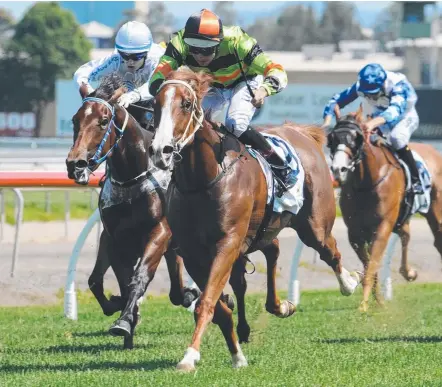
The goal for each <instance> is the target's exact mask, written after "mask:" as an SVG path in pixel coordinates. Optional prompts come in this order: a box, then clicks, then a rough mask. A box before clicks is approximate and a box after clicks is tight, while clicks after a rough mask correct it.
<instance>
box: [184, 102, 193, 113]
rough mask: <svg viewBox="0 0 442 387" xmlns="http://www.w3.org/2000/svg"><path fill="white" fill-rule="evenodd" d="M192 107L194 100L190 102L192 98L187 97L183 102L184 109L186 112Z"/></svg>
mask: <svg viewBox="0 0 442 387" xmlns="http://www.w3.org/2000/svg"><path fill="white" fill-rule="evenodd" d="M191 108H192V102H190V99H186V100H185V101H184V102H183V109H184V110H185V111H186V112H189V111H190V109H191Z"/></svg>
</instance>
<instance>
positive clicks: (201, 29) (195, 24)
mask: <svg viewBox="0 0 442 387" xmlns="http://www.w3.org/2000/svg"><path fill="white" fill-rule="evenodd" d="M223 37H224V35H223V23H222V22H221V19H220V18H219V17H218V16H217V15H215V14H214V13H213V12H212V11H209V10H208V9H205V8H204V9H202V10H201V11H200V12H198V13H194V14H193V15H192V16H190V17H189V19H188V20H187V22H186V27H185V28H184V35H183V38H184V42H185V43H186V44H188V45H189V46H193V47H202V48H206V47H214V46H217V45H219V44H220V42H221V40H222V39H223Z"/></svg>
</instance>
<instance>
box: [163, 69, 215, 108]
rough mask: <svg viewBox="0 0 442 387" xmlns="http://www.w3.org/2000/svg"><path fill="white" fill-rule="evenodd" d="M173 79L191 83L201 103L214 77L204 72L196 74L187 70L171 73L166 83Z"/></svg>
mask: <svg viewBox="0 0 442 387" xmlns="http://www.w3.org/2000/svg"><path fill="white" fill-rule="evenodd" d="M172 79H176V80H179V81H184V82H187V83H189V85H190V86H192V89H193V90H194V91H195V94H196V97H197V98H198V100H199V101H201V100H202V98H203V97H204V96H205V94H206V93H207V90H209V87H210V85H211V83H212V81H213V77H212V76H211V75H209V74H206V73H204V72H199V73H195V72H193V71H192V70H188V69H185V68H184V69H183V68H182V69H180V70H177V71H172V72H171V73H169V74H168V76H167V77H166V81H170V80H172Z"/></svg>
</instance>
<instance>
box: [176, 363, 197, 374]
mask: <svg viewBox="0 0 442 387" xmlns="http://www.w3.org/2000/svg"><path fill="white" fill-rule="evenodd" d="M176 370H177V371H180V372H193V371H195V366H194V365H193V364H190V363H181V362H180V363H178V364H177V366H176Z"/></svg>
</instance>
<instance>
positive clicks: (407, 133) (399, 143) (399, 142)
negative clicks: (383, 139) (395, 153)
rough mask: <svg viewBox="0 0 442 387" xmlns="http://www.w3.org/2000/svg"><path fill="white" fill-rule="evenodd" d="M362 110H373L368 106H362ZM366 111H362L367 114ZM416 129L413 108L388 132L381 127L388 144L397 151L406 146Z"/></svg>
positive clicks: (417, 117) (415, 115)
mask: <svg viewBox="0 0 442 387" xmlns="http://www.w3.org/2000/svg"><path fill="white" fill-rule="evenodd" d="M363 108H364V109H367V110H373V109H372V108H371V107H370V106H363ZM370 108H371V109H370ZM367 110H364V111H365V112H366V113H368V112H367ZM368 114H370V113H368ZM418 128H419V116H418V114H417V111H416V109H415V108H414V107H413V108H412V109H411V110H410V111H408V112H407V113H405V115H404V118H402V120H400V121H399V122H398V123H397V124H396V126H395V127H394V128H393V129H391V130H390V129H389V128H388V127H387V126H386V125H383V126H382V127H381V131H382V133H383V134H384V135H385V136H388V137H389V142H390V144H391V145H392V146H393V148H394V149H395V150H398V149H402V148H404V147H405V146H407V145H408V143H409V142H410V138H411V135H412V134H413V133H414V132H415V131H416V130H417V129H418Z"/></svg>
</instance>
